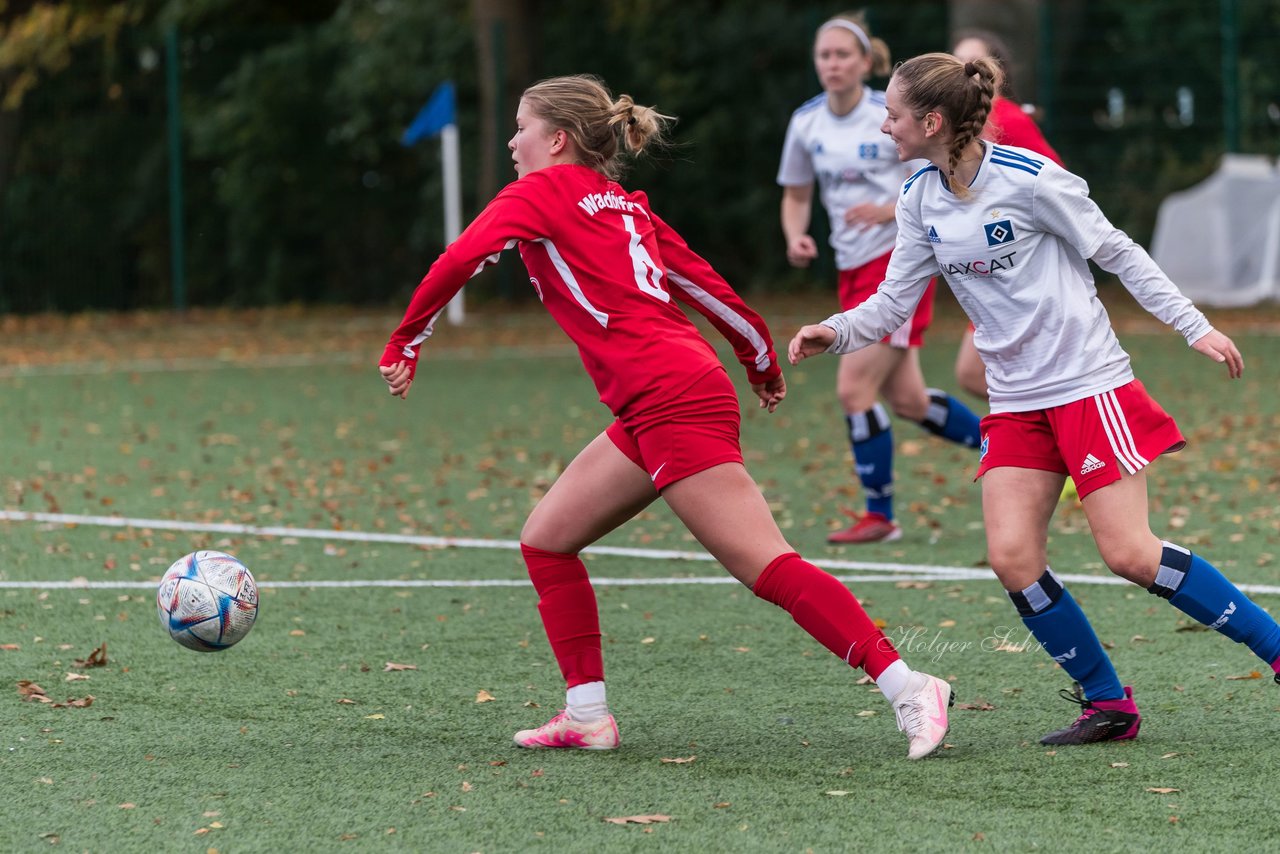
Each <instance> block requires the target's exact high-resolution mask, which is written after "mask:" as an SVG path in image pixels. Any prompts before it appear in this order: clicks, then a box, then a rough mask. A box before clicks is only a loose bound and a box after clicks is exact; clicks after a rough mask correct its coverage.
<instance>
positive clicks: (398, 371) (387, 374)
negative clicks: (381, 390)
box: [378, 359, 413, 400]
mask: <svg viewBox="0 0 1280 854" xmlns="http://www.w3.org/2000/svg"><path fill="white" fill-rule="evenodd" d="M378 371H379V372H380V373H381V374H382V378H383V379H384V380H386V383H387V390H388V391H389V392H391V394H392V395H394V396H395V397H398V398H400V399H401V400H403V399H404V398H406V397H408V396H409V387H410V386H411V385H413V370H412V369H411V368H410V367H409V364H408V362H407V361H405V360H404V359H401V360H400V361H399V362H397V363H396V364H394V365H379V366H378Z"/></svg>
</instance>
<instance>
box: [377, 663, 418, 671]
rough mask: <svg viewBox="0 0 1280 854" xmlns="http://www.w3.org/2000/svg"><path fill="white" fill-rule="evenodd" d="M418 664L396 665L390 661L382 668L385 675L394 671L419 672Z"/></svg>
mask: <svg viewBox="0 0 1280 854" xmlns="http://www.w3.org/2000/svg"><path fill="white" fill-rule="evenodd" d="M417 669H418V665H416V664H396V663H395V662H394V661H388V662H387V663H386V666H385V667H383V668H382V672H383V673H389V672H391V671H393V670H417Z"/></svg>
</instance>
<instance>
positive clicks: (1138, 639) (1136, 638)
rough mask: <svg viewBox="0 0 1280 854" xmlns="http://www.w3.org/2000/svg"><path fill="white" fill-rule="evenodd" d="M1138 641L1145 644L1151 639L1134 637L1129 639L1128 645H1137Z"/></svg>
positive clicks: (1140, 636) (1139, 636)
mask: <svg viewBox="0 0 1280 854" xmlns="http://www.w3.org/2000/svg"><path fill="white" fill-rule="evenodd" d="M1140 641H1141V642H1145V643H1150V642H1151V638H1146V637H1143V636H1142V635H1134V636H1133V637H1131V638H1129V643H1138V642H1140Z"/></svg>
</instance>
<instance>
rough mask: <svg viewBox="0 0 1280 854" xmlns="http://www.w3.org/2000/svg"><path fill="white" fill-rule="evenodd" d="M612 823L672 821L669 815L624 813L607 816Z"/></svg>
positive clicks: (607, 819)
mask: <svg viewBox="0 0 1280 854" xmlns="http://www.w3.org/2000/svg"><path fill="white" fill-rule="evenodd" d="M605 821H607V822H609V823H610V824H653V823H654V822H663V821H671V816H669V815H624V816H618V817H616V818H606V819H605Z"/></svg>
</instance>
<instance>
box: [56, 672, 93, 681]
mask: <svg viewBox="0 0 1280 854" xmlns="http://www.w3.org/2000/svg"><path fill="white" fill-rule="evenodd" d="M88 678H89V677H88V676H86V675H84V674H83V673H68V674H67V677H66V678H65V679H63V680H62V681H63V682H83V681H84V680H86V679H88Z"/></svg>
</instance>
